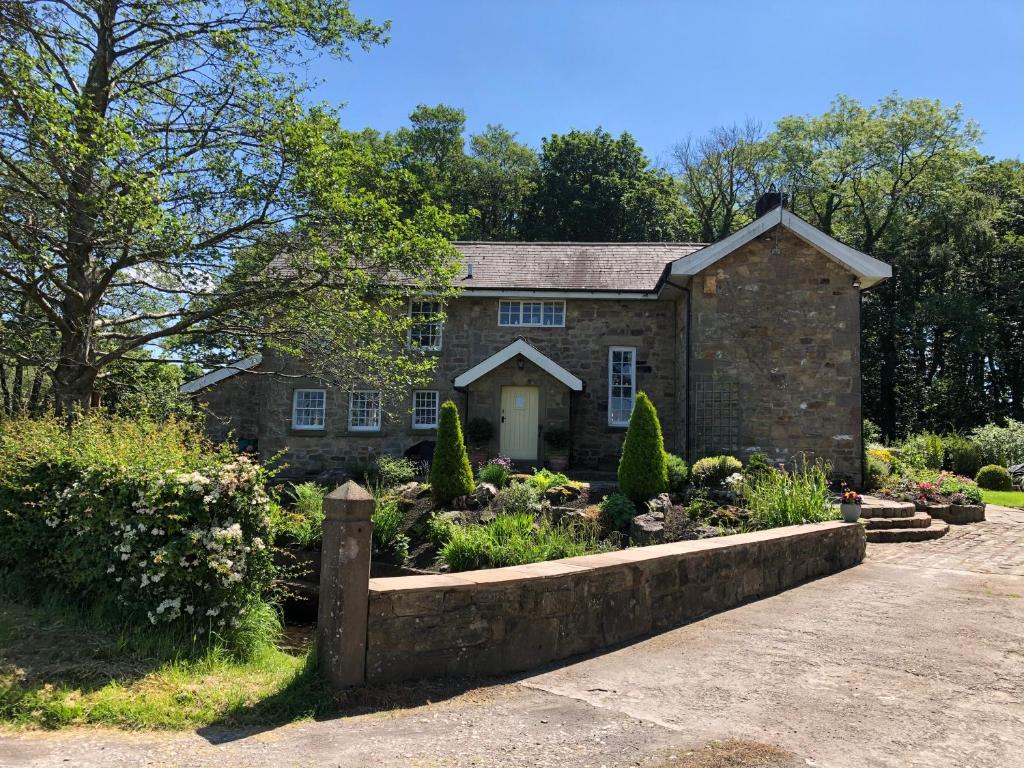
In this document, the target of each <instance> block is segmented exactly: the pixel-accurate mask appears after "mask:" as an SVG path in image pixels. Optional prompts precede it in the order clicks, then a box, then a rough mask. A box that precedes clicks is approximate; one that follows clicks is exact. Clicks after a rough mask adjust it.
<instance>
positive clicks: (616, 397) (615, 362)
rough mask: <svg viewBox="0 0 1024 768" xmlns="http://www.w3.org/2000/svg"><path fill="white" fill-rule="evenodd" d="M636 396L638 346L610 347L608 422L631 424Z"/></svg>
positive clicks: (622, 424) (618, 424) (619, 424)
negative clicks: (630, 419) (630, 418)
mask: <svg viewBox="0 0 1024 768" xmlns="http://www.w3.org/2000/svg"><path fill="white" fill-rule="evenodd" d="M635 397H636V348H635V347H610V348H609V349H608V424H609V425H611V426H613V427H624V426H627V425H628V424H629V416H630V414H631V413H632V412H633V400H634V399H635Z"/></svg>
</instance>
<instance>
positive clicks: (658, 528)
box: [629, 514, 665, 547]
mask: <svg viewBox="0 0 1024 768" xmlns="http://www.w3.org/2000/svg"><path fill="white" fill-rule="evenodd" d="M629 538H630V541H632V542H633V543H634V544H636V545H637V546H638V547H646V546H648V545H649V544H661V543H663V542H664V541H665V521H664V516H662V519H661V520H658V519H656V518H655V517H654V515H651V514H646V515H637V516H636V517H634V518H633V521H632V522H631V523H630V524H629Z"/></svg>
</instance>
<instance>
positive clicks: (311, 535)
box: [274, 483, 327, 548]
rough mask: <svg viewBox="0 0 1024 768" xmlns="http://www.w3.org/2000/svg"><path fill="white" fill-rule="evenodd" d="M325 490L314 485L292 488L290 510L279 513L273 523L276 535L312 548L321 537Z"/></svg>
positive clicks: (308, 484)
mask: <svg viewBox="0 0 1024 768" xmlns="http://www.w3.org/2000/svg"><path fill="white" fill-rule="evenodd" d="M326 494H327V489H326V488H324V487H323V486H321V485H317V484H316V483H299V484H298V485H294V486H292V489H291V495H292V500H293V502H292V508H291V509H290V510H283V511H279V512H278V514H277V516H276V517H277V519H276V520H275V522H274V531H275V533H276V534H285V535H288V536H291V537H292V538H293V539H295V541H296V542H297V543H299V544H301V545H302V546H304V547H307V548H309V547H314V546H316V545H317V544H319V543H320V539H321V538H322V536H323V523H324V496H325V495H326Z"/></svg>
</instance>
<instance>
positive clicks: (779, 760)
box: [651, 739, 805, 768]
mask: <svg viewBox="0 0 1024 768" xmlns="http://www.w3.org/2000/svg"><path fill="white" fill-rule="evenodd" d="M803 765H805V763H804V761H803V760H800V759H799V758H798V757H797V756H796V755H794V754H793V753H792V752H787V751H786V750H784V749H782V748H780V747H776V746H774V745H772V744H762V743H761V742H758V741H746V740H743V739H727V740H726V741H713V742H711V743H710V744H706V745H704V746H703V747H701V748H700V749H697V750H692V751H688V752H682V751H679V752H674V753H672V754H670V755H668V756H667V757H666V758H661V759H660V761H659V762H656V763H654V764H653V765H652V766H651V768H797V767H798V766H803Z"/></svg>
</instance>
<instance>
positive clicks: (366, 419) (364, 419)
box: [348, 389, 380, 432]
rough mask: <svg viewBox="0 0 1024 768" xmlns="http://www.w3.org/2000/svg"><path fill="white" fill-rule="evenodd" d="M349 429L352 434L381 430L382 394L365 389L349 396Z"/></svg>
mask: <svg viewBox="0 0 1024 768" xmlns="http://www.w3.org/2000/svg"><path fill="white" fill-rule="evenodd" d="M348 428H349V429H350V430H351V431H352V432H376V431H378V430H379V429H380V392H377V391H375V390H369V389H364V390H357V391H355V392H352V393H350V394H349V396H348Z"/></svg>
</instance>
